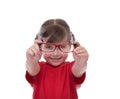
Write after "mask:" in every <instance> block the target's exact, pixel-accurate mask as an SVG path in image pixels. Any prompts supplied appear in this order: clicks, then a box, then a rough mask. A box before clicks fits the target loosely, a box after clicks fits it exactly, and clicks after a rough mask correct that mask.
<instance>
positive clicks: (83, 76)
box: [73, 72, 86, 84]
mask: <svg viewBox="0 0 120 99" xmlns="http://www.w3.org/2000/svg"><path fill="white" fill-rule="evenodd" d="M73 76H74V75H73ZM85 78H86V72H84V73H83V74H82V76H81V77H79V78H77V77H75V76H74V81H75V83H76V84H82V83H83V82H84V81H85Z"/></svg>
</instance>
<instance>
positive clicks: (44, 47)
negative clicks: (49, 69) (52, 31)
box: [41, 43, 55, 52]
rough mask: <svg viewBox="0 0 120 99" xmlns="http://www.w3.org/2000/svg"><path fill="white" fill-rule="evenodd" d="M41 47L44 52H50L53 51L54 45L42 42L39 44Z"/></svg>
mask: <svg viewBox="0 0 120 99" xmlns="http://www.w3.org/2000/svg"><path fill="white" fill-rule="evenodd" d="M41 49H42V51H45V52H51V51H54V49H55V46H54V45H52V44H47V43H46V44H42V45H41Z"/></svg>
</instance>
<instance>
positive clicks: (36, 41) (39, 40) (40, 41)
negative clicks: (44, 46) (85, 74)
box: [34, 39, 43, 44]
mask: <svg viewBox="0 0 120 99" xmlns="http://www.w3.org/2000/svg"><path fill="white" fill-rule="evenodd" d="M42 42H43V40H41V39H36V40H35V42H34V44H40V43H42Z"/></svg>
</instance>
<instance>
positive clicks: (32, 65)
mask: <svg viewBox="0 0 120 99" xmlns="http://www.w3.org/2000/svg"><path fill="white" fill-rule="evenodd" d="M38 43H41V41H40V40H35V43H34V44H33V45H32V46H31V47H30V48H29V49H28V50H27V52H26V58H27V60H26V69H27V72H28V73H29V74H30V75H31V76H35V75H37V74H38V73H39V71H40V66H39V64H38V61H39V59H40V58H41V56H42V52H41V51H40V50H39V46H38Z"/></svg>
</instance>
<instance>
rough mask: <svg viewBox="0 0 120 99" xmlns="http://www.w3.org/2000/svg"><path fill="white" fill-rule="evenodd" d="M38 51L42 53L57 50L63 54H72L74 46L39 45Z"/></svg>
mask: <svg viewBox="0 0 120 99" xmlns="http://www.w3.org/2000/svg"><path fill="white" fill-rule="evenodd" d="M39 47H40V50H41V51H44V52H54V51H55V49H56V48H59V50H60V51H62V52H64V53H69V52H72V51H73V49H74V45H73V44H72V43H68V42H67V43H66V42H65V43H61V44H53V43H41V44H40V45H39Z"/></svg>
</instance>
